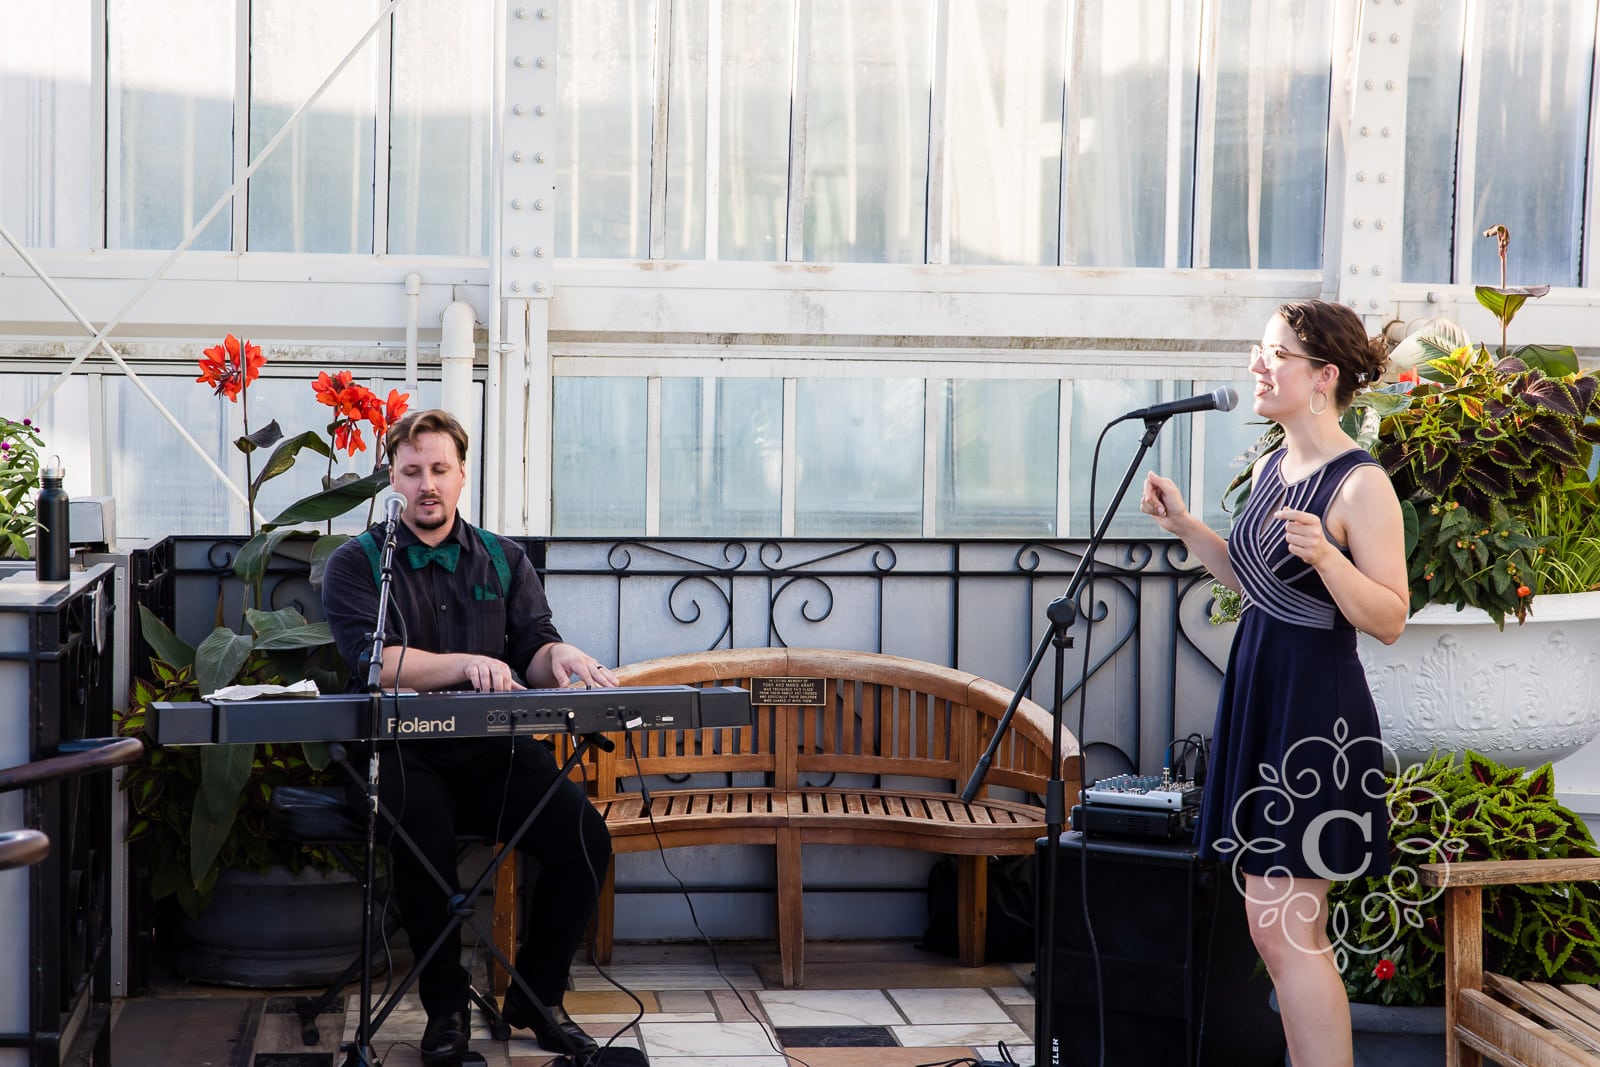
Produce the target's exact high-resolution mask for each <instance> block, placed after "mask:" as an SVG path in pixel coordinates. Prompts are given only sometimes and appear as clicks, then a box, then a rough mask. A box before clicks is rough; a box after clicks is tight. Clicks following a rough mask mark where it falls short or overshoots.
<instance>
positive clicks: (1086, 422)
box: [1066, 379, 1206, 537]
mask: <svg viewBox="0 0 1600 1067" xmlns="http://www.w3.org/2000/svg"><path fill="white" fill-rule="evenodd" d="M1069 384H1070V387H1071V389H1072V431H1071V434H1070V436H1069V441H1068V443H1069V445H1070V446H1071V449H1072V460H1071V469H1070V471H1069V473H1068V485H1069V486H1070V487H1071V489H1070V493H1071V495H1070V496H1069V498H1068V499H1069V501H1070V503H1069V507H1068V510H1067V522H1068V529H1067V533H1066V536H1068V537H1088V536H1089V535H1090V534H1092V533H1093V532H1094V523H1093V522H1091V521H1090V515H1089V504H1090V500H1089V495H1090V494H1089V487H1090V482H1091V479H1092V480H1093V483H1094V521H1096V522H1097V521H1099V520H1100V519H1101V518H1102V517H1103V516H1104V515H1105V512H1106V508H1107V507H1109V506H1110V504H1111V494H1113V493H1114V492H1116V489H1117V483H1118V482H1119V481H1121V479H1122V475H1123V472H1124V471H1126V470H1127V469H1128V463H1129V461H1131V460H1132V459H1133V454H1134V453H1135V452H1137V451H1138V450H1139V438H1140V436H1141V435H1142V434H1143V432H1144V423H1143V422H1139V421H1133V422H1124V423H1120V424H1118V425H1117V426H1116V427H1114V428H1112V429H1111V430H1110V431H1109V432H1108V433H1107V434H1106V438H1105V443H1104V445H1103V446H1102V447H1101V449H1100V469H1099V474H1098V477H1095V475H1094V466H1095V464H1094V446H1095V440H1096V439H1097V438H1098V437H1099V436H1100V433H1101V431H1102V430H1104V429H1105V428H1106V427H1107V425H1108V424H1109V423H1110V422H1111V420H1112V419H1114V418H1116V417H1117V416H1119V415H1121V414H1123V413H1124V412H1127V411H1133V410H1134V409H1136V408H1142V407H1145V406H1147V405H1149V404H1155V403H1159V402H1160V401H1162V400H1171V399H1174V398H1175V397H1178V396H1188V395H1190V393H1191V383H1189V382H1179V383H1162V382H1156V381H1130V380H1127V379H1123V380H1120V381H1091V380H1088V379H1077V380H1075V381H1073V382H1071V383H1069ZM1163 385H1166V390H1165V391H1163V388H1162V387H1163ZM1194 417H1199V418H1204V417H1206V416H1179V417H1178V418H1174V419H1169V420H1168V422H1167V425H1166V427H1165V428H1164V429H1163V430H1162V431H1161V436H1160V437H1158V438H1157V439H1156V444H1155V447H1154V448H1152V449H1151V450H1150V451H1149V452H1148V453H1146V455H1145V457H1144V464H1143V468H1144V469H1143V470H1140V471H1138V472H1136V473H1135V475H1134V479H1133V481H1132V482H1131V483H1129V485H1128V493H1127V495H1126V496H1125V497H1123V500H1122V503H1121V505H1120V506H1119V507H1118V508H1117V515H1116V518H1115V519H1114V520H1112V523H1111V527H1110V529H1109V530H1108V531H1107V533H1106V536H1108V537H1165V536H1167V535H1166V534H1164V533H1163V532H1162V530H1161V527H1159V526H1157V525H1156V524H1155V521H1154V520H1152V519H1151V518H1150V517H1149V516H1147V515H1143V514H1141V513H1140V512H1139V503H1138V500H1139V497H1138V494H1139V486H1140V484H1141V483H1142V482H1143V480H1144V472H1145V471H1152V470H1153V471H1157V472H1159V473H1162V474H1165V475H1167V476H1168V477H1169V478H1172V479H1173V480H1174V481H1176V482H1177V483H1178V484H1179V485H1183V484H1184V482H1185V480H1186V479H1187V477H1188V471H1189V423H1188V420H1189V419H1190V418H1194Z"/></svg>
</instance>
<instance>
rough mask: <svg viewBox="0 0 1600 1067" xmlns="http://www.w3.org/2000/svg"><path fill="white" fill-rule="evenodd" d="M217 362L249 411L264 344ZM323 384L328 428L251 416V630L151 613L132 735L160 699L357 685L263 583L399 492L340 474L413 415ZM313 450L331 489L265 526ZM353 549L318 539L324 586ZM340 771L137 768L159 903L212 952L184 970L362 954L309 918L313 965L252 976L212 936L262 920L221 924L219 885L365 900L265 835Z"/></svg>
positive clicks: (169, 762)
mask: <svg viewBox="0 0 1600 1067" xmlns="http://www.w3.org/2000/svg"><path fill="white" fill-rule="evenodd" d="M205 355H206V358H205V359H203V360H202V361H201V377H200V378H199V379H198V380H199V381H203V382H207V383H208V384H211V385H213V386H214V387H215V390H216V392H217V394H218V396H219V398H222V399H226V400H229V401H237V402H242V403H243V404H244V405H245V411H246V412H248V388H249V385H250V383H251V382H252V381H254V380H255V377H256V376H257V374H259V371H260V368H261V366H262V365H263V364H264V363H265V359H264V358H263V357H262V356H261V355H260V349H259V348H258V347H257V346H255V345H252V344H250V343H249V342H240V341H238V340H237V339H235V338H234V337H233V336H232V335H229V336H228V338H227V340H226V341H225V342H224V343H223V344H221V345H218V346H215V347H213V348H210V349H207V350H206V354H205ZM312 389H313V394H314V396H315V397H316V399H317V400H318V402H319V403H323V404H326V405H328V406H330V407H332V408H334V418H333V421H332V422H330V423H329V424H328V426H327V427H326V429H325V431H324V432H323V433H317V432H314V431H307V432H305V433H302V434H299V435H296V436H294V437H285V435H284V434H283V433H282V431H281V430H280V429H279V427H278V424H277V422H276V421H273V422H271V423H269V425H268V426H266V427H265V428H263V429H261V430H258V431H256V432H254V433H252V432H250V430H249V420H248V415H246V419H245V430H246V432H245V434H244V436H242V437H241V438H239V439H238V440H237V441H236V442H235V446H236V447H238V448H239V449H240V450H241V451H242V452H243V453H244V456H245V463H246V472H247V474H246V477H247V479H248V484H247V493H246V496H247V500H248V505H249V508H248V510H249V513H250V537H249V539H248V540H247V541H246V542H245V544H244V545H243V546H242V547H241V549H240V550H239V552H238V553H237V554H236V555H235V556H234V559H233V562H232V569H233V572H234V574H235V576H236V577H238V578H239V579H240V580H241V581H242V582H243V583H244V584H245V585H246V587H247V588H248V589H249V590H250V596H249V597H247V599H246V606H245V610H244V618H243V620H242V622H243V625H241V626H240V627H239V629H237V630H235V629H233V628H230V627H227V626H221V625H219V626H217V627H216V628H215V629H214V630H213V631H212V632H211V633H210V634H209V635H208V636H207V637H206V638H205V639H204V640H202V641H201V642H200V643H199V644H198V645H197V646H196V645H190V644H188V643H187V642H185V641H183V640H181V639H180V638H178V637H177V636H176V635H175V634H174V633H173V632H172V631H171V630H170V629H169V628H168V627H167V626H166V625H165V624H164V623H163V622H162V621H161V620H160V619H158V618H157V617H156V616H155V615H153V614H152V613H150V612H149V611H148V610H147V609H144V608H141V609H140V611H141V619H140V624H141V630H142V632H143V635H144V638H145V640H146V641H147V642H148V643H149V645H150V647H151V648H152V650H154V652H155V657H154V658H153V659H152V660H151V662H150V672H151V677H149V678H141V679H139V680H138V681H137V682H136V684H135V687H134V692H133V694H132V699H131V701H130V707H129V710H128V711H127V712H126V713H125V714H123V715H122V716H120V719H119V722H118V730H119V732H120V733H123V734H125V735H131V736H138V737H141V738H143V739H145V740H146V741H147V742H148V741H149V740H150V737H149V735H148V732H147V731H148V724H149V719H148V715H149V710H150V706H151V704H152V703H154V702H156V701H183V700H196V699H199V698H200V697H201V696H202V695H203V694H207V693H212V692H215V691H216V690H218V689H221V688H223V687H224V686H227V685H230V684H235V683H237V684H245V685H260V684H287V683H293V682H298V681H301V680H304V679H311V680H313V681H315V682H316V683H317V686H318V688H319V690H321V691H324V692H328V691H334V692H336V691H339V690H342V689H343V687H344V678H345V672H344V665H343V663H342V661H341V660H340V659H339V656H338V654H337V651H336V650H335V649H334V647H333V637H332V634H331V633H330V631H329V630H328V627H327V624H326V623H323V622H308V621H307V620H306V619H305V618H304V617H303V616H302V615H301V614H300V613H299V612H298V611H296V610H295V609H293V608H284V609H279V610H276V611H267V610H262V609H261V607H260V605H261V585H262V582H263V580H264V578H265V574H266V569H267V565H268V563H269V562H270V560H271V558H272V556H273V553H274V551H275V550H277V549H278V548H279V547H280V545H281V543H282V542H283V539H284V538H285V537H286V536H288V535H290V534H292V533H296V532H299V531H297V530H296V527H297V525H298V524H301V523H307V522H324V521H326V522H329V523H330V524H331V520H332V519H333V518H335V517H337V516H339V515H342V514H344V513H345V512H347V511H349V510H350V509H351V508H353V507H355V506H357V505H359V504H361V503H365V502H368V501H370V500H371V499H372V497H373V496H375V495H376V494H377V492H378V491H379V490H380V489H381V488H382V487H383V486H385V485H387V484H388V476H387V468H385V467H383V466H382V465H381V464H377V465H375V469H374V470H373V472H372V473H370V474H366V475H360V474H355V473H350V474H345V475H342V476H340V477H334V476H333V473H332V461H333V455H334V453H335V451H337V450H343V451H345V452H346V453H347V454H348V455H350V456H354V455H355V453H356V452H358V451H363V450H364V449H365V447H366V444H365V441H364V439H363V438H362V434H361V424H362V423H366V424H369V425H370V427H371V429H372V431H373V432H374V433H375V434H376V435H377V437H378V439H379V440H381V439H382V435H383V433H384V431H385V430H386V429H387V426H388V423H389V422H390V421H392V420H394V419H396V418H398V417H399V416H400V415H401V414H403V413H404V411H405V409H406V406H407V400H408V398H407V397H406V396H405V395H404V394H401V393H399V392H398V391H393V392H391V393H390V395H389V398H388V400H387V401H386V402H385V401H380V400H379V399H378V398H377V397H376V396H375V395H374V394H373V393H372V392H371V391H370V390H368V389H366V388H365V387H364V386H361V385H359V384H356V383H355V382H354V381H353V380H352V376H351V374H350V373H349V372H348V371H343V372H340V373H339V374H337V375H331V376H330V375H329V374H327V373H323V374H321V375H320V376H319V377H318V378H317V380H316V381H315V382H314V383H313V385H312ZM324 435H325V436H326V438H327V439H326V440H324V439H323V438H324ZM266 449H272V451H271V453H270V454H269V456H268V458H267V460H266V462H265V463H263V464H262V466H261V469H260V471H259V472H255V471H254V470H253V469H252V468H253V465H254V463H253V456H254V454H255V453H256V452H258V451H263V450H266ZM305 452H311V453H313V454H318V455H322V456H324V457H327V458H328V462H329V469H328V472H327V473H326V474H325V475H324V477H323V479H322V481H323V484H322V488H321V489H320V490H319V491H318V492H316V493H313V494H311V495H310V496H307V497H305V498H303V499H301V500H299V501H297V502H295V503H294V504H292V505H291V506H290V507H288V508H287V509H285V510H284V511H283V512H282V513H280V514H279V515H277V516H276V517H274V518H273V519H272V520H271V521H270V522H267V523H263V524H261V525H260V527H259V528H258V527H257V524H256V519H255V510H256V498H257V495H258V494H259V492H260V490H261V487H262V485H263V484H264V483H265V482H266V481H268V480H269V479H271V478H274V477H277V476H278V475H281V474H283V473H284V472H286V471H288V470H289V469H291V468H292V467H293V465H294V463H295V461H296V459H297V458H298V457H299V455H300V454H302V453H305ZM343 540H344V536H343V535H339V534H332V533H331V532H326V533H324V534H322V535H321V536H319V537H318V538H317V541H316V543H315V545H314V546H313V548H312V550H311V554H310V558H311V568H312V575H311V577H312V580H313V583H316V582H317V581H318V579H319V578H320V564H321V561H324V560H326V558H327V556H328V555H329V554H330V553H331V552H332V550H333V549H334V548H335V547H337V546H338V544H339V543H341V542H342V541H343ZM219 613H220V612H219ZM335 772H336V769H334V768H329V767H328V758H327V753H326V749H325V746H323V745H320V744H304V745H302V744H300V743H290V744H276V745H271V744H264V745H218V746H203V747H201V748H199V749H198V750H195V749H157V748H154V747H153V746H152V748H151V751H150V753H149V755H148V756H147V759H146V760H145V761H144V762H143V763H141V764H139V765H137V766H136V767H134V768H132V769H130V771H129V772H128V773H127V775H126V776H125V778H124V783H123V786H124V789H125V790H127V793H128V796H129V803H130V806H131V808H132V814H131V818H130V822H129V829H128V840H129V841H130V842H133V841H142V842H144V843H145V847H146V854H147V857H148V862H149V865H150V883H149V884H150V890H151V894H152V896H153V897H154V898H155V899H156V900H158V901H161V900H166V899H171V900H173V901H174V902H175V903H176V904H177V905H178V906H179V907H180V908H181V910H182V913H183V919H182V920H180V923H179V925H180V926H182V927H184V928H186V929H187V930H188V931H189V933H190V937H189V940H190V941H191V942H193V943H195V944H197V945H200V946H202V947H201V948H200V949H199V950H196V951H194V952H191V953H190V955H189V959H188V965H187V966H185V961H184V959H183V958H180V960H179V965H180V969H183V970H185V971H186V973H188V974H189V976H190V977H198V978H203V979H206V980H214V981H223V982H237V983H239V984H264V985H306V984H313V983H315V982H317V981H325V980H327V979H328V978H331V977H332V976H333V975H336V974H337V973H339V971H340V970H342V968H343V966H344V965H345V964H346V963H348V962H349V960H350V958H352V957H353V956H354V955H355V954H356V952H357V951H358V941H357V939H356V938H355V936H354V934H353V932H352V933H351V935H350V936H349V937H348V938H345V939H344V940H342V941H337V942H335V943H334V944H333V945H332V946H326V945H322V944H319V943H318V938H317V937H315V936H311V935H309V934H308V933H307V931H306V930H305V929H304V926H303V923H304V921H305V913H304V912H300V913H299V914H297V915H295V916H294V917H295V918H296V919H297V920H298V922H299V923H300V924H301V925H300V927H299V935H300V936H299V940H300V941H302V942H309V943H310V946H311V947H310V952H309V956H303V955H298V954H297V955H295V956H294V957H292V958H286V959H285V960H284V965H283V967H282V968H281V969H280V970H278V971H274V972H267V973H260V972H257V971H253V970H252V971H249V972H244V971H239V970H237V969H235V968H234V967H233V964H232V963H231V962H230V957H231V956H232V955H233V953H231V952H230V951H228V948H229V947H230V945H231V940H230V942H229V944H228V945H222V946H217V945H214V944H213V943H212V942H211V941H209V940H208V938H210V937H211V936H212V931H216V932H217V933H218V934H220V935H222V936H224V937H227V938H229V939H231V938H232V937H234V936H236V934H235V931H236V928H238V927H239V926H244V927H246V928H248V927H250V926H251V925H253V923H252V921H251V920H249V919H247V920H246V921H245V922H243V923H239V922H237V921H234V920H223V921H220V922H219V921H216V920H214V919H213V920H212V921H210V922H207V919H206V915H207V914H208V910H209V909H210V907H211V905H212V903H213V900H214V897H215V895H216V894H217V893H218V891H219V887H221V888H224V889H231V890H232V891H236V892H245V893H254V892H256V891H257V889H256V887H257V886H258V885H259V884H260V883H259V881H258V879H269V884H271V883H274V882H282V881H287V882H290V883H293V884H297V885H299V884H310V885H311V886H312V887H313V890H314V891H315V890H317V889H320V887H321V886H323V885H324V884H326V883H329V882H330V881H331V882H332V883H333V888H332V892H335V893H338V894H340V895H345V896H348V895H349V894H352V893H358V891H356V890H355V889H354V885H355V883H354V882H353V880H350V879H348V878H345V877H344V876H342V875H339V876H338V877H330V876H331V875H332V874H333V872H335V871H336V870H337V868H336V866H335V865H334V864H333V862H332V861H331V859H330V857H329V856H328V855H327V854H325V853H322V852H320V851H317V850H306V849H303V848H301V847H300V846H298V845H295V844H292V843H288V842H283V841H278V840H274V839H272V838H271V837H270V836H269V835H267V834H266V833H265V827H266V812H267V805H268V803H269V801H270V797H271V792H272V789H273V788H275V787H277V786H280V785H321V784H335V783H337V782H338V781H339V779H338V777H337V776H336V773H335ZM247 875H248V876H255V877H246V876H247ZM291 914H294V913H291ZM343 914H344V918H346V919H348V918H351V917H353V916H355V915H357V914H359V909H358V908H357V907H355V906H353V905H352V906H351V907H348V908H345V909H344V912H343ZM239 957H240V962H241V964H244V965H247V966H254V964H253V963H251V959H252V958H259V957H260V953H255V954H254V955H253V956H252V954H243V953H241V954H239Z"/></svg>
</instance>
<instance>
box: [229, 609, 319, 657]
mask: <svg viewBox="0 0 1600 1067" xmlns="http://www.w3.org/2000/svg"><path fill="white" fill-rule="evenodd" d="M244 621H245V622H247V623H249V624H250V629H251V630H252V631H254V633H255V635H256V637H257V638H258V639H259V638H262V637H266V636H267V635H268V634H270V633H274V632H275V631H278V630H289V629H293V628H294V627H296V626H304V625H305V624H306V617H305V616H304V615H302V614H300V611H299V609H298V608H278V609H277V610H276V611H258V610H256V609H255V608H251V609H249V610H248V611H246V612H245V613H244ZM256 647H257V648H260V647H261V645H260V644H259V642H258V643H257V645H256Z"/></svg>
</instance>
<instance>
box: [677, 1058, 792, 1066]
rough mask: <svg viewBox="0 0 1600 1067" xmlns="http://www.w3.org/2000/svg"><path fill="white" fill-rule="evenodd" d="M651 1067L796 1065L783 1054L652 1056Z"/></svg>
mask: <svg viewBox="0 0 1600 1067" xmlns="http://www.w3.org/2000/svg"><path fill="white" fill-rule="evenodd" d="M650 1067H794V1065H793V1064H791V1063H790V1062H789V1061H788V1060H787V1059H785V1058H784V1057H782V1056H651V1057H650Z"/></svg>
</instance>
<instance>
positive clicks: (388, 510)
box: [383, 489, 406, 527]
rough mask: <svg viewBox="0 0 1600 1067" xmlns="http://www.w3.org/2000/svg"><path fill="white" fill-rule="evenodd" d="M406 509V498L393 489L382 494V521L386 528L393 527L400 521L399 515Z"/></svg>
mask: <svg viewBox="0 0 1600 1067" xmlns="http://www.w3.org/2000/svg"><path fill="white" fill-rule="evenodd" d="M405 509H406V498H405V495H404V494H403V493H397V492H395V491H394V490H393V489H391V490H389V491H388V492H387V493H385V494H383V521H384V524H385V525H386V526H391V527H392V526H393V525H394V524H395V523H396V522H398V521H400V513H401V512H402V511H404V510H405Z"/></svg>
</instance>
